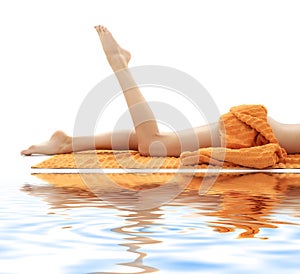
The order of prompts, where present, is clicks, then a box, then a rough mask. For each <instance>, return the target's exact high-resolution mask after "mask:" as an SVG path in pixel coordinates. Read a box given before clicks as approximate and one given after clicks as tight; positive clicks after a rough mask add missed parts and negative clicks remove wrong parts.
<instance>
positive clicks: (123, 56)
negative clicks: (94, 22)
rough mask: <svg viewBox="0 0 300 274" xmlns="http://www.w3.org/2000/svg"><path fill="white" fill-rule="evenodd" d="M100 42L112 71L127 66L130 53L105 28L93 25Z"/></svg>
mask: <svg viewBox="0 0 300 274" xmlns="http://www.w3.org/2000/svg"><path fill="white" fill-rule="evenodd" d="M95 29H96V30H97V32H98V35H99V38H100V40H101V43H102V47H103V50H104V52H105V54H106V58H107V60H108V62H109V64H110V66H111V67H112V69H113V70H114V71H117V70H120V69H124V68H127V66H128V62H129V60H130V58H131V55H130V53H129V52H128V51H127V50H125V49H123V48H121V47H120V46H119V44H118V43H117V41H116V40H115V39H114V37H113V36H112V34H111V33H110V32H109V31H108V29H107V28H105V27H103V26H95Z"/></svg>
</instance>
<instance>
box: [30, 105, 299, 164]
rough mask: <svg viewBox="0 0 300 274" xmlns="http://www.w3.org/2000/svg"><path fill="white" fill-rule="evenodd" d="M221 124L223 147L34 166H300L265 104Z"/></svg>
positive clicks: (92, 155)
mask: <svg viewBox="0 0 300 274" xmlns="http://www.w3.org/2000/svg"><path fill="white" fill-rule="evenodd" d="M219 124H220V135H221V141H222V147H214V148H201V149H199V150H197V151H196V152H185V153H183V154H182V157H181V159H180V158H176V157H145V156H141V155H140V154H139V153H138V152H137V151H109V150H99V151H90V152H80V153H75V154H60V155H55V156H53V157H51V158H49V159H47V160H45V161H43V162H41V163H39V164H37V165H35V166H33V168H50V169H51V168H99V167H101V168H179V167H180V168H184V167H186V168H190V167H196V168H207V167H210V168H211V167H223V168H257V169H263V168H300V154H290V155H287V153H286V151H285V150H284V149H283V148H282V147H280V145H279V143H278V141H277V139H276V137H275V135H274V133H273V131H272V128H271V127H270V125H269V124H268V121H267V110H266V108H265V107H264V106H262V105H241V106H236V107H233V108H231V109H230V112H229V113H227V114H224V115H222V116H221V118H220V122H219ZM195 154H196V156H197V157H196V158H197V159H196V161H195ZM183 155H184V157H183ZM189 155H193V157H192V156H191V157H189Z"/></svg>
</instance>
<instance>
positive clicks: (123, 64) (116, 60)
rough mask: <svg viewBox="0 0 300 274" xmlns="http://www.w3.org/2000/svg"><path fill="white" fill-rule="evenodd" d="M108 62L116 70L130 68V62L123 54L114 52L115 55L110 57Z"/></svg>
mask: <svg viewBox="0 0 300 274" xmlns="http://www.w3.org/2000/svg"><path fill="white" fill-rule="evenodd" d="M108 62H109V64H110V66H111V68H112V69H113V71H115V72H116V71H119V70H122V69H126V68H128V62H127V60H126V58H125V57H124V56H122V55H121V54H114V55H113V56H110V57H108Z"/></svg>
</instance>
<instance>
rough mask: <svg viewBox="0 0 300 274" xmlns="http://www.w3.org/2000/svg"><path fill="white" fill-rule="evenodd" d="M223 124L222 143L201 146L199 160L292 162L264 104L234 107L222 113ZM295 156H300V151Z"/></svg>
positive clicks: (278, 164) (273, 165) (254, 163)
mask: <svg viewBox="0 0 300 274" xmlns="http://www.w3.org/2000/svg"><path fill="white" fill-rule="evenodd" d="M219 128H220V135H221V143H222V147H221V148H201V149H199V150H198V154H199V162H198V164H204V163H206V164H208V163H211V164H212V165H217V166H224V167H235V166H243V167H248V168H258V169H262V168H278V167H279V168H284V167H286V162H287V160H288V162H290V159H287V153H286V151H285V150H284V149H283V148H282V147H281V146H280V145H279V143H278V141H277V139H276V137H275V135H274V133H273V130H272V128H271V127H270V125H269V124H268V121H267V110H266V108H265V107H264V106H262V105H241V106H236V107H233V108H231V109H230V112H228V113H226V114H224V115H222V116H221V118H220V121H219ZM188 156H189V154H188V153H186V154H185V158H186V159H185V160H184V163H185V164H186V165H189V164H190V163H189V159H188ZM295 157H296V158H297V159H300V158H299V155H298V156H295ZM295 157H292V158H293V159H295ZM190 160H191V159H190ZM298 164H300V162H298ZM299 166H300V165H299Z"/></svg>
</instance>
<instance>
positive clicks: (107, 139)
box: [21, 26, 300, 158]
mask: <svg viewBox="0 0 300 274" xmlns="http://www.w3.org/2000/svg"><path fill="white" fill-rule="evenodd" d="M95 29H96V31H97V33H98V35H99V38H100V41H101V44H102V47H103V50H104V53H105V54H106V57H107V61H108V63H109V64H110V66H111V68H112V70H113V71H114V73H115V75H116V77H117V79H118V81H119V84H120V86H121V87H122V90H123V94H124V97H125V99H126V102H127V106H128V108H129V112H130V115H131V118H132V121H133V124H134V130H132V131H131V130H123V131H117V132H107V133H102V134H98V135H96V136H82V137H71V136H68V135H66V134H65V133H64V132H63V131H56V132H55V133H54V134H53V135H52V137H51V138H50V140H48V141H46V142H44V143H41V144H38V145H32V146H30V147H29V148H28V149H25V150H23V151H21V154H22V155H32V154H45V155H53V154H62V153H70V152H76V151H83V150H91V149H119V150H127V149H131V150H137V151H139V153H140V154H141V155H144V156H176V157H178V156H180V155H181V153H182V152H184V151H194V152H191V153H190V152H187V153H183V154H182V155H181V156H182V158H185V157H190V156H193V155H194V154H195V155H194V156H197V151H196V150H197V149H199V148H201V147H210V146H221V142H220V137H219V127H218V123H214V124H210V125H204V126H200V127H196V128H191V129H188V130H182V131H178V132H159V129H158V125H157V121H156V119H155V116H154V114H153V112H152V110H151V108H150V106H149V105H148V103H147V101H146V100H145V98H144V96H143V95H142V93H141V91H140V90H139V88H138V87H137V85H136V84H135V81H134V79H133V77H132V75H131V73H130V70H129V68H128V63H129V61H130V58H131V55H130V53H129V52H128V51H127V50H125V49H123V48H122V47H120V46H119V44H118V43H117V42H116V40H115V39H114V37H113V36H112V34H111V33H110V31H109V30H108V29H107V28H105V27H103V26H96V27H95ZM268 122H269V124H270V126H271V127H272V129H273V131H274V134H275V136H276V137H277V139H278V141H279V143H280V145H281V146H282V147H283V148H285V149H286V150H287V152H288V153H300V141H299V140H300V125H299V124H297V125H288V124H281V123H279V122H277V121H275V120H274V119H272V118H270V117H269V118H268Z"/></svg>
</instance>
